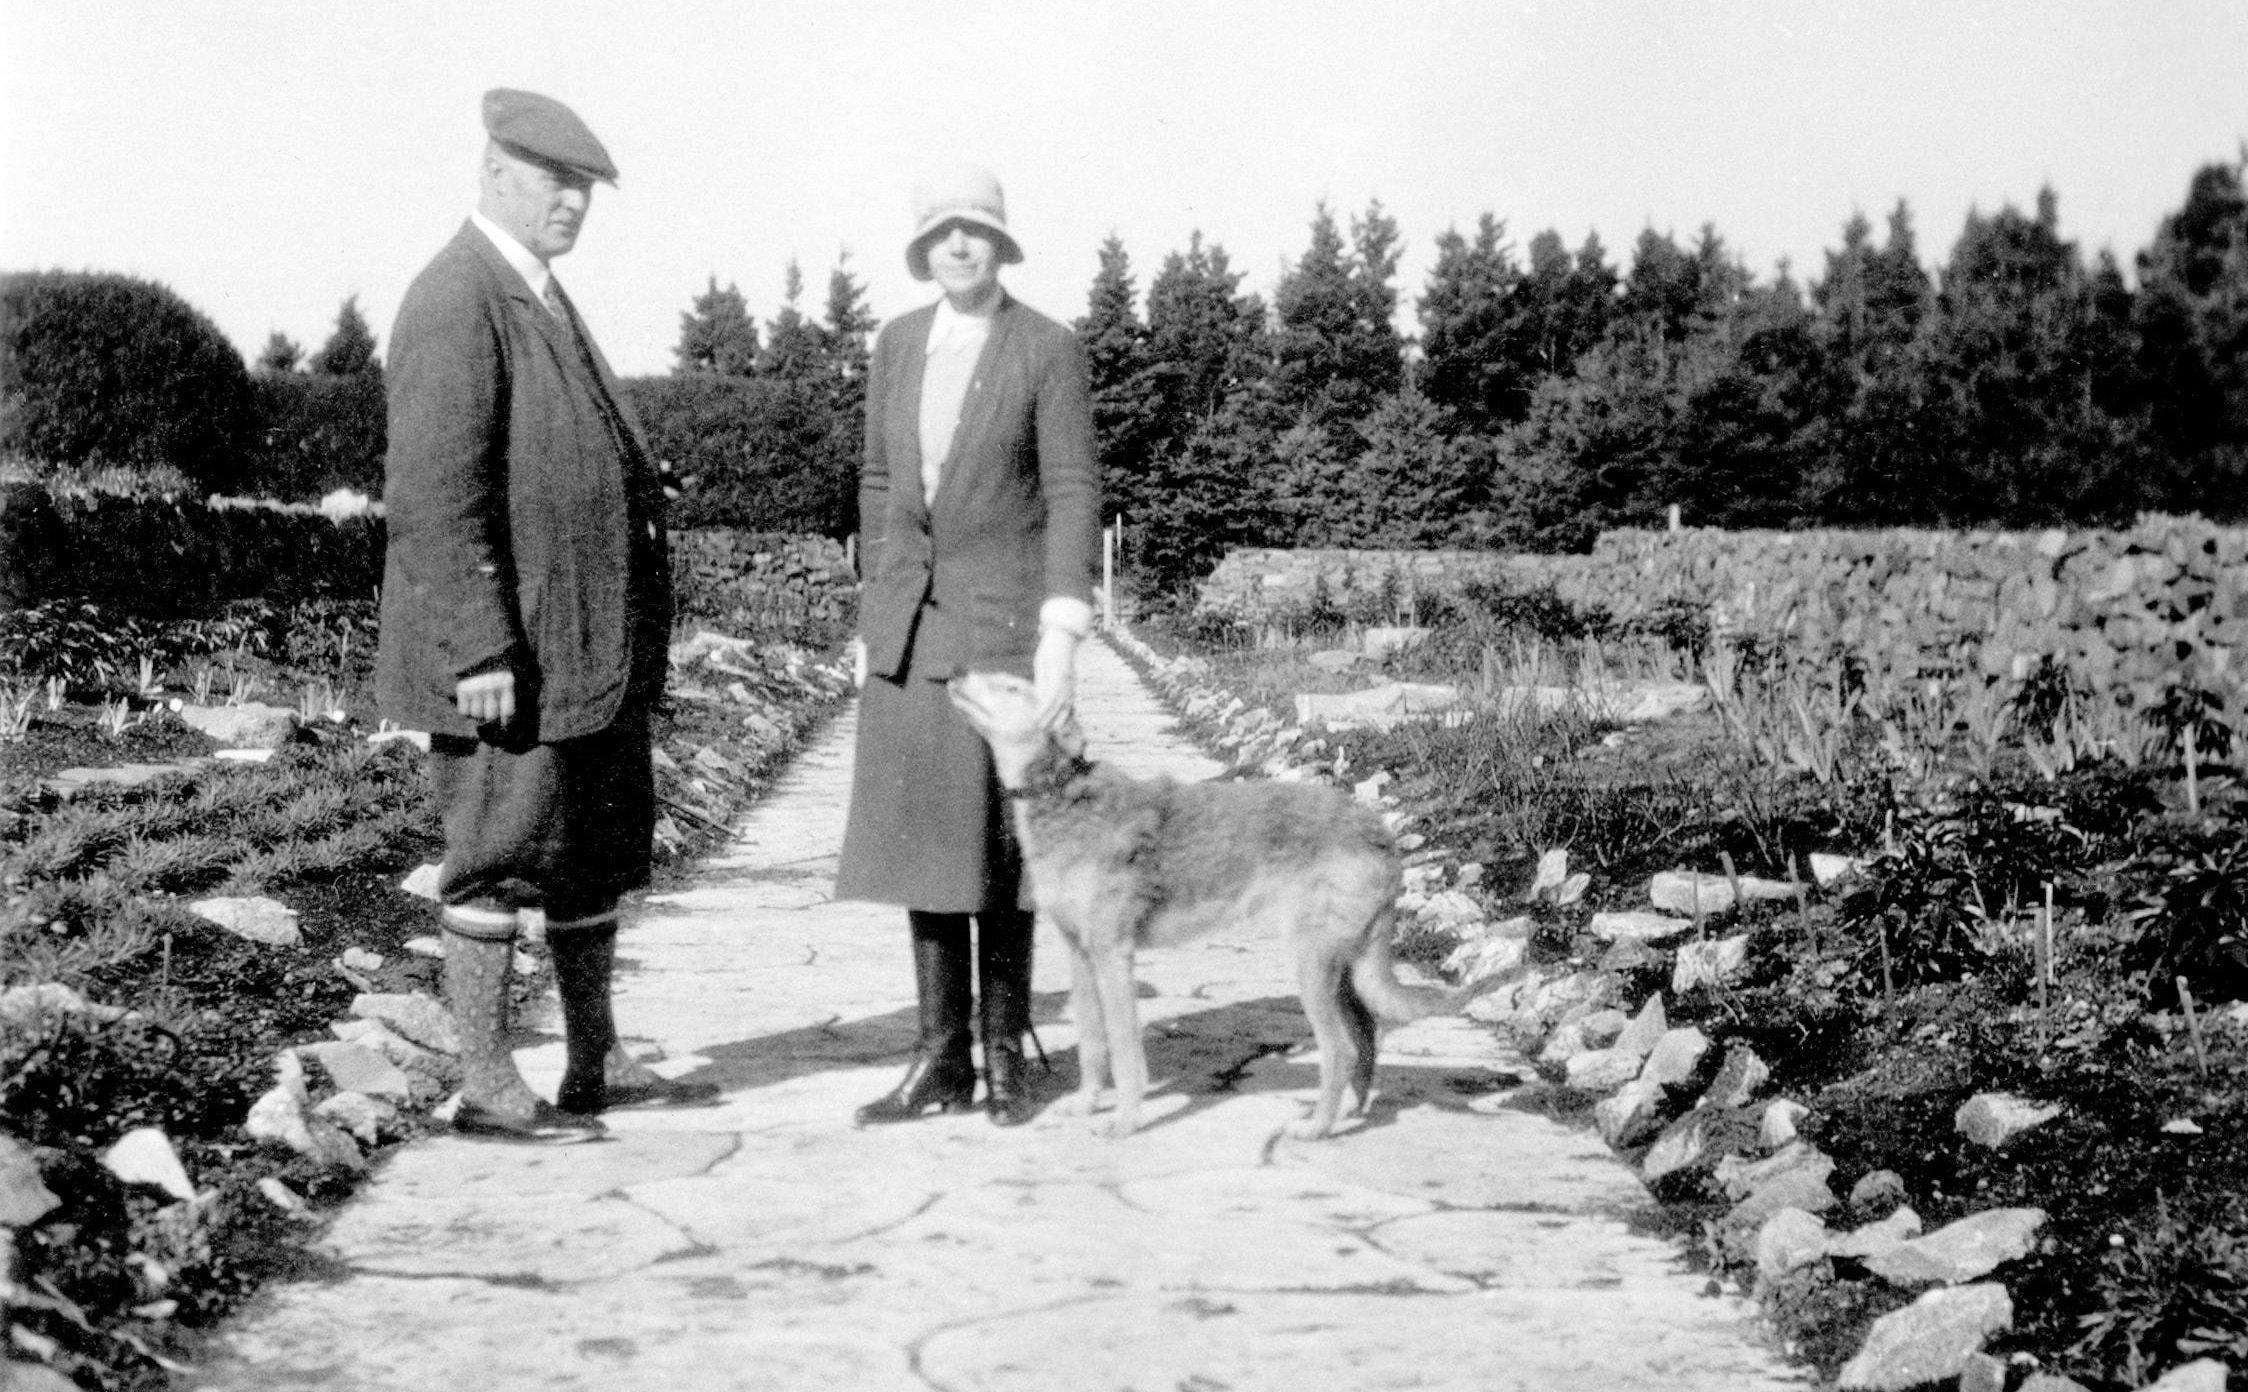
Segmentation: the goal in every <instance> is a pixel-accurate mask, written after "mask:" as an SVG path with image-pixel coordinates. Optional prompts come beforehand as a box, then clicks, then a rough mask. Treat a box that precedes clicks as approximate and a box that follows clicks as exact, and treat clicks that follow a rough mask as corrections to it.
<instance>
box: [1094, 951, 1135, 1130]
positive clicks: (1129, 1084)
mask: <svg viewBox="0 0 2248 1392" xmlns="http://www.w3.org/2000/svg"><path fill="white" fill-rule="evenodd" d="M1093 931H1094V932H1095V933H1097V934H1099V936H1098V937H1097V938H1096V939H1094V943H1095V946H1094V950H1093V951H1092V952H1091V953H1090V954H1089V961H1090V965H1091V967H1092V971H1093V990H1094V993H1095V994H1096V995H1098V996H1099V997H1100V1012H1101V1023H1102V1025H1103V1026H1104V1027H1105V1031H1106V1034H1107V1037H1108V1052H1109V1067H1110V1070H1111V1072H1112V1073H1113V1074H1114V1075H1115V1080H1116V1114H1115V1115H1114V1116H1113V1117H1111V1118H1110V1119H1109V1123H1108V1125H1106V1126H1104V1127H1102V1128H1100V1129H1101V1131H1102V1133H1103V1134H1104V1135H1108V1136H1111V1137H1116V1138H1119V1139H1121V1138H1122V1137H1125V1136H1129V1135H1131V1134H1132V1133H1133V1132H1134V1131H1137V1130H1139V1128H1140V1098H1141V1096H1142V1095H1143V1094H1145V1093H1146V1092H1147V1053H1146V1051H1145V1049H1144V1048H1143V1047H1142V1044H1141V1041H1140V1003H1139V991H1138V988H1137V987H1136V986H1135V985H1134V983H1133V977H1132V948H1133V943H1132V927H1131V925H1130V924H1129V923H1124V922H1117V923H1113V924H1104V925H1102V926H1101V927H1098V928H1096V929H1094V930H1093Z"/></svg>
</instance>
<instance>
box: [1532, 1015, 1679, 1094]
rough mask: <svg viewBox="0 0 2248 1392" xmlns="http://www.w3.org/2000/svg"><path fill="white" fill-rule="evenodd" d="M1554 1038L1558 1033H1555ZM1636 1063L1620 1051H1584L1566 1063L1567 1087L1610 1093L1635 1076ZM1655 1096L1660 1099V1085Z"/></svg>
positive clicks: (1633, 1058)
mask: <svg viewBox="0 0 2248 1392" xmlns="http://www.w3.org/2000/svg"><path fill="white" fill-rule="evenodd" d="M1554 1033H1555V1035H1556V1037H1558V1036H1559V1035H1560V1034H1561V1031H1559V1030H1556V1031H1555V1032H1554ZM1639 1069H1640V1063H1639V1060H1638V1059H1637V1058H1635V1057H1633V1056H1632V1055H1631V1054H1628V1053H1626V1052H1624V1051H1623V1050H1621V1049H1588V1050H1584V1051H1582V1052H1579V1053H1576V1054H1572V1055H1570V1056H1569V1059H1568V1061H1567V1070H1568V1071H1567V1076H1568V1082H1569V1086H1571V1087H1573V1088H1576V1089H1578V1090H1579V1091H1583V1092H1613V1091H1614V1090H1616V1089H1617V1088H1620V1087H1622V1086H1623V1085H1624V1084H1626V1083H1629V1082H1632V1081H1633V1080H1635V1079H1636V1078H1638V1076H1639ZM1656 1095H1657V1096H1660V1095H1661V1091H1660V1085H1659V1084H1658V1085H1657V1088H1656Z"/></svg>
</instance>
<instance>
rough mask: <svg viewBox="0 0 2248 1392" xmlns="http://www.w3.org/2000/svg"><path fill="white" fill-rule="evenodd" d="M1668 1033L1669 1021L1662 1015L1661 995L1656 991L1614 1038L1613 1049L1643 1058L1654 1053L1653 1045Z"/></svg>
mask: <svg viewBox="0 0 2248 1392" xmlns="http://www.w3.org/2000/svg"><path fill="white" fill-rule="evenodd" d="M1669 1032H1670V1020H1669V1018H1668V1017H1667V1016H1665V1015H1664V1013H1663V995H1662V992H1660V991H1657V992H1656V993H1655V994H1654V995H1651V996H1649V997H1648V998H1647V1002H1646V1004H1644V1005H1642V1006H1640V1007H1639V1013H1638V1014H1637V1015H1634V1016H1632V1017H1631V1023H1630V1024H1628V1025H1626V1026H1624V1032H1623V1033H1622V1034H1619V1035H1617V1036H1616V1044H1615V1047H1616V1048H1618V1049H1621V1050H1623V1051H1625V1052H1626V1053H1631V1054H1636V1055H1638V1056H1639V1057H1640V1058H1645V1057H1647V1055H1649V1054H1651V1053H1653V1052H1654V1051H1655V1045H1656V1044H1658V1043H1660V1042H1661V1041H1662V1037H1663V1036H1664V1035H1665V1034H1668V1033H1669Z"/></svg>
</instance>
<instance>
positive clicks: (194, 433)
mask: <svg viewBox="0 0 2248 1392" xmlns="http://www.w3.org/2000/svg"><path fill="white" fill-rule="evenodd" d="M254 409H255V407H254V403H253V399H252V395H251V391H250V374H249V372H248V371H247V370H246V369H245V368H244V367H243V365H242V355H241V354H240V353H238V352H236V351H235V349H234V346H233V345H232V344H230V343H228V342H227V341H226V338H225V336H224V335H223V334H221V333H220V332H219V330H218V328H217V326H215V325H214V324H212V323H211V321H210V320H208V319H206V318H204V317H203V316H202V315H201V314H199V313H197V312H196V311H195V310H194V309H192V308H190V307H189V305H188V304H187V302H186V301H184V300H182V299H180V297H179V296H177V295H175V294H174V293H172V292H171V291H170V290H168V289H166V288H165V287H163V286H161V285H157V284H155V283H153V282H150V281H144V280H137V279H134V278H132V277H130V276H121V275H108V274H100V273H94V272H73V271H33V272H20V273H15V274H10V275H7V276H5V277H0V449H5V450H11V451H18V452H21V453H23V454H25V455H28V456H30V457H31V458H33V459H37V460H40V461H42V462H44V463H48V464H65V465H78V464H87V463H108V464H123V465H132V466H141V465H153V464H169V465H172V466H174V467H176V468H178V469H179V470H180V471H181V472H183V473H185V474H186V475H187V476H188V477H189V478H191V479H193V480H195V482H196V484H197V485H198V486H199V487H202V488H207V489H212V490H216V491H227V490H230V489H232V488H233V487H234V486H235V483H236V476H237V471H238V467H239V460H240V452H241V447H242V445H243V443H244V441H245V439H246V438H247V435H248V427H249V423H250V421H251V420H252V418H253V417H252V413H253V411H254Z"/></svg>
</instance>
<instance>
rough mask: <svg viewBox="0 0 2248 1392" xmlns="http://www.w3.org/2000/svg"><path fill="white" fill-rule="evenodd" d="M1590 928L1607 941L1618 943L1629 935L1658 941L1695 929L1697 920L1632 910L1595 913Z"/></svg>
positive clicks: (1665, 940)
mask: <svg viewBox="0 0 2248 1392" xmlns="http://www.w3.org/2000/svg"><path fill="white" fill-rule="evenodd" d="M1587 927H1588V929H1589V931H1590V932H1591V933H1592V935H1593V936H1594V937H1596V938H1601V939H1603V940H1605V941H1608V942H1617V941H1621V940H1623V939H1627V938H1628V939H1630V940H1631V941H1633V942H1641V943H1659V942H1668V941H1670V940H1671V939H1672V938H1675V937H1677V936H1679V935H1680V934H1682V933H1686V932H1690V931H1692V929H1693V927H1694V921H1693V920H1692V919H1690V918H1673V917H1671V916H1670V915H1669V914H1661V913H1648V912H1645V911H1644V910H1637V909H1633V910H1623V911H1618V912H1612V913H1596V914H1594V915H1593V916H1592V922H1591V923H1590V924H1589V925H1587Z"/></svg>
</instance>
